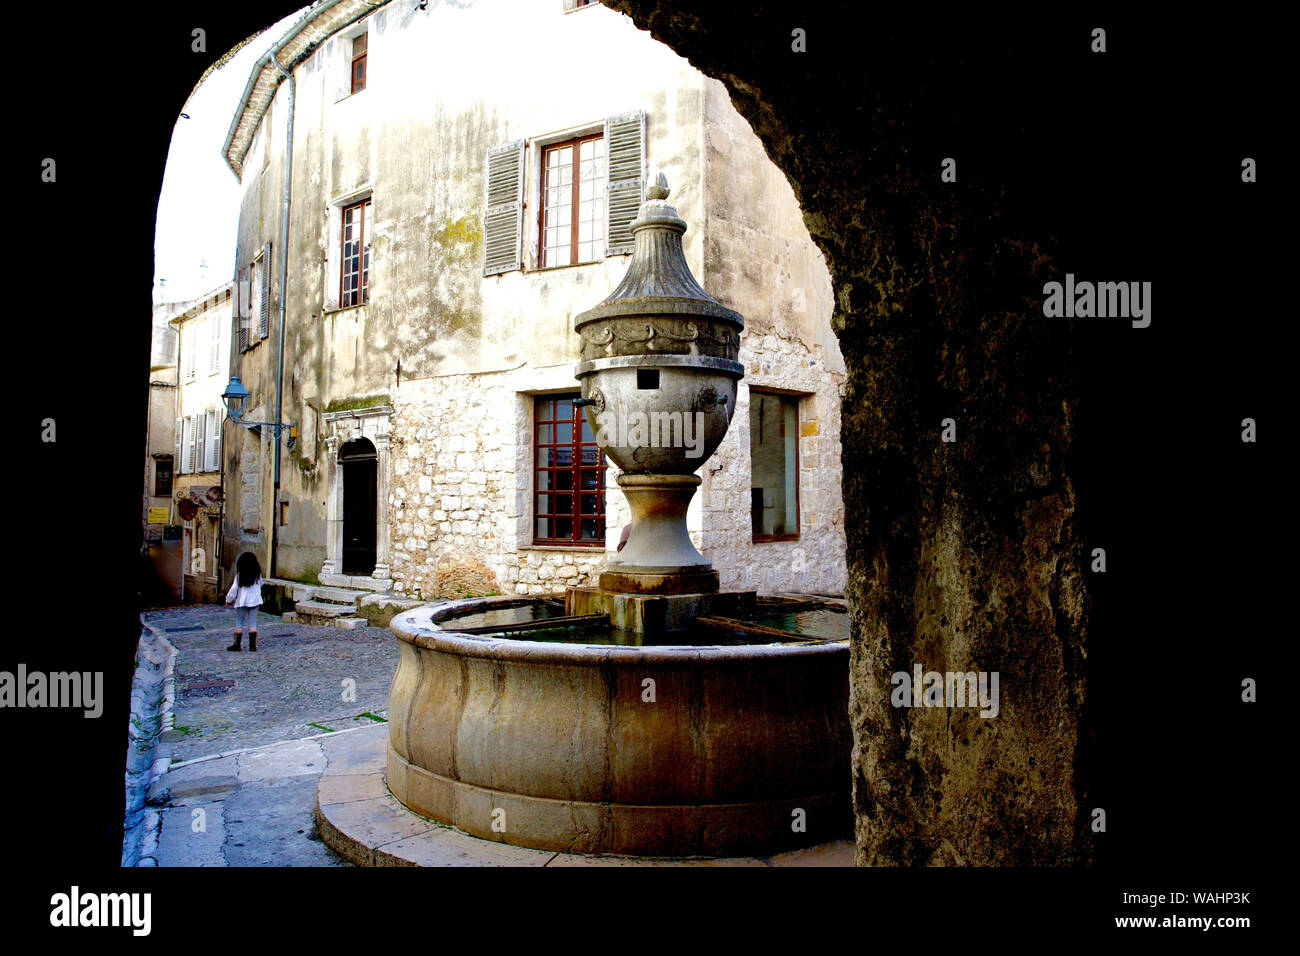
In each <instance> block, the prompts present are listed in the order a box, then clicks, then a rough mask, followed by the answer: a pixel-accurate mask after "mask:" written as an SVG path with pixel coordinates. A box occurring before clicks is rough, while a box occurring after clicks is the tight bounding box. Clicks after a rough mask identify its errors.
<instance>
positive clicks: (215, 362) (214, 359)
mask: <svg viewBox="0 0 1300 956" xmlns="http://www.w3.org/2000/svg"><path fill="white" fill-rule="evenodd" d="M211 325H212V333H211V334H212V341H211V342H210V343H209V345H208V374H209V375H216V374H217V373H218V372H220V371H221V316H220V315H216V316H213V318H212V322H211Z"/></svg>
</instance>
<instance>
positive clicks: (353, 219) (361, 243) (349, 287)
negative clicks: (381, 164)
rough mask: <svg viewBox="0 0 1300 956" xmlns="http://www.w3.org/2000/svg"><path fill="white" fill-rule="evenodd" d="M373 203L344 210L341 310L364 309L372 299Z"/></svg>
mask: <svg viewBox="0 0 1300 956" xmlns="http://www.w3.org/2000/svg"><path fill="white" fill-rule="evenodd" d="M370 218H371V216H370V200H369V199H367V200H366V201H365V202H359V203H357V204H356V205H353V206H348V207H347V208H345V209H344V210H343V269H342V276H343V278H342V282H341V285H340V288H339V307H340V308H346V307H347V306H349V305H361V304H363V303H365V302H367V301H368V300H369V298H370V239H369V236H368V235H367V232H368V231H369V229H370Z"/></svg>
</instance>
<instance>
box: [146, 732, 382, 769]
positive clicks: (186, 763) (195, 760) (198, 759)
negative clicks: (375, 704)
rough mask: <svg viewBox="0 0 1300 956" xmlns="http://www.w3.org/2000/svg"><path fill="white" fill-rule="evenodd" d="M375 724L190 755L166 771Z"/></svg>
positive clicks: (337, 734)
mask: <svg viewBox="0 0 1300 956" xmlns="http://www.w3.org/2000/svg"><path fill="white" fill-rule="evenodd" d="M375 726H376V725H375V724H370V725H369V726H366V727H349V728H348V729H347V730H330V731H326V732H325V733H323V734H312V735H311V736H310V737H295V738H294V739H293V740H277V741H276V742H275V743H273V744H259V745H258V746H256V747H241V748H239V749H238V750H226V751H223V752H222V753H219V754H208V755H207V756H204V757H191V758H190V759H189V760H181V761H177V762H176V763H173V764H170V765H169V766H168V767H167V770H168V772H170V771H172V770H180V769H181V768H182V767H190V766H193V765H194V764H196V763H203V762H204V761H207V760H220V759H222V758H223V757H234V756H235V755H237V754H246V753H251V752H253V751H255V750H270V749H271V748H272V747H284V746H286V745H288V744H298V743H302V742H303V741H304V740H319V739H320V738H322V737H337V736H339V735H340V734H355V733H357V732H358V731H361V730H373V729H374V728H375Z"/></svg>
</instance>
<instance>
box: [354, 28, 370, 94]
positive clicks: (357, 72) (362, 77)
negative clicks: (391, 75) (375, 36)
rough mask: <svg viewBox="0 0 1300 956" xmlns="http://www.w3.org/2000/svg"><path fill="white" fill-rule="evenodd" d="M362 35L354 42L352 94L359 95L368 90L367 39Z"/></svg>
mask: <svg viewBox="0 0 1300 956" xmlns="http://www.w3.org/2000/svg"><path fill="white" fill-rule="evenodd" d="M367 36H368V34H365V33H363V34H361V36H359V37H356V38H355V39H353V41H352V92H353V93H359V92H361V91H362V90H364V89H365V88H366V37H367Z"/></svg>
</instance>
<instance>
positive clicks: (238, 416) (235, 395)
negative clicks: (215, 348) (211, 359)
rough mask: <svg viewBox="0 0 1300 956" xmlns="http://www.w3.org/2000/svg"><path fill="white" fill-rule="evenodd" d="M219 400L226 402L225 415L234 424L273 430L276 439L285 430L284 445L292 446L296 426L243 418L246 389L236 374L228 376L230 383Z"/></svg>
mask: <svg viewBox="0 0 1300 956" xmlns="http://www.w3.org/2000/svg"><path fill="white" fill-rule="evenodd" d="M221 400H222V401H223V402H225V403H226V417H227V418H229V419H230V420H231V421H232V422H234V423H235V424H236V425H243V426H244V427H245V428H259V427H260V428H269V429H271V430H272V431H273V432H275V438H276V441H279V440H280V437H281V435H282V434H283V433H284V432H285V431H287V432H288V433H289V434H288V435H287V436H285V439H284V447H286V448H292V447H293V443H294V441H295V440H296V439H297V436H298V429H297V427H296V426H294V425H286V424H284V423H283V422H249V421H245V420H244V403H245V402H247V401H248V389H246V388H244V384H243V382H241V381H240V380H239V376H238V375H232V376H230V384H229V385H227V386H226V390H225V391H224V392H222V393H221Z"/></svg>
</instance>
